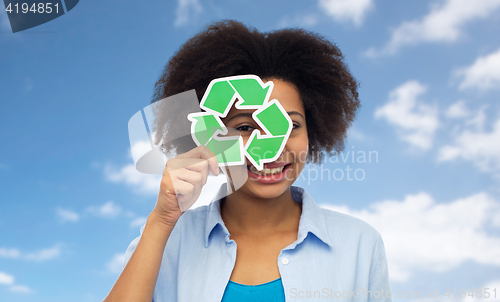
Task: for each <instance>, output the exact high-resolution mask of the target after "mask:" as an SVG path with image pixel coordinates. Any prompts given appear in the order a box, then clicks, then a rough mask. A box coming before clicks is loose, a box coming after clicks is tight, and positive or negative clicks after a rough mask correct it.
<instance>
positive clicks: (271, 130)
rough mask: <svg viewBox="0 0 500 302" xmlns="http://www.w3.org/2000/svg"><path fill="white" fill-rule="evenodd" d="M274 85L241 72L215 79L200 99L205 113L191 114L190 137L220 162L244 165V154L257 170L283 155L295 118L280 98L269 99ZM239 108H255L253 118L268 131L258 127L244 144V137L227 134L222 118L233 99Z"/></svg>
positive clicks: (189, 116) (229, 164)
mask: <svg viewBox="0 0 500 302" xmlns="http://www.w3.org/2000/svg"><path fill="white" fill-rule="evenodd" d="M273 87H274V84H273V82H272V81H269V82H266V83H263V82H262V80H261V79H260V78H259V77H258V76H256V75H241V76H232V77H226V78H219V79H215V80H212V81H211V82H210V84H209V85H208V88H207V90H206V92H205V94H204V95H203V98H202V100H201V102H200V108H201V109H203V110H205V112H196V113H191V114H189V115H188V117H187V118H188V119H189V120H190V121H191V137H192V138H193V140H194V142H195V143H196V145H198V146H201V145H204V146H206V147H207V148H209V149H210V150H211V151H212V152H213V153H214V154H215V156H216V157H217V160H218V161H219V165H225V166H234V165H243V164H244V163H245V157H246V158H247V159H248V160H249V161H250V162H251V163H252V164H253V165H254V166H255V167H256V168H257V169H258V170H262V169H263V167H264V164H265V163H269V162H273V161H275V160H276V159H278V157H279V156H280V154H281V152H282V151H283V149H284V148H285V144H286V142H287V140H288V137H289V136H290V133H291V132H292V120H291V119H290V117H289V116H288V114H287V113H286V111H285V110H284V109H283V107H282V106H281V104H280V103H279V102H278V100H271V101H270V100H269V98H270V96H271V92H272V90H273ZM236 99H238V101H237V102H236V104H235V107H236V109H256V110H255V111H254V112H253V113H252V118H253V120H254V121H255V122H256V123H257V124H258V125H259V127H260V128H261V129H262V130H263V131H264V133H265V134H261V133H260V131H259V130H257V129H255V130H254V131H253V132H252V134H251V135H250V137H249V138H248V141H247V142H246V144H245V145H243V138H242V137H241V136H239V135H238V136H226V135H227V134H228V132H229V131H228V129H227V128H226V126H225V125H224V123H223V122H222V120H221V118H224V117H226V116H227V114H228V112H229V110H230V109H231V107H232V106H233V104H234V102H235V101H236Z"/></svg>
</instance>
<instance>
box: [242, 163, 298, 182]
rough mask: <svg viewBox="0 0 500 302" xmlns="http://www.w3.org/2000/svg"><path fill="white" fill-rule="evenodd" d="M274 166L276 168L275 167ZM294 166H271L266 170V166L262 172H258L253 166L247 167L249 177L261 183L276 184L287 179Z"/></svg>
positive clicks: (285, 164) (284, 164)
mask: <svg viewBox="0 0 500 302" xmlns="http://www.w3.org/2000/svg"><path fill="white" fill-rule="evenodd" d="M273 166H274V167H273ZM291 166H292V164H287V163H283V164H279V166H277V164H271V165H270V166H269V167H267V168H266V166H264V169H262V170H261V171H259V170H257V169H256V168H255V167H254V166H253V165H250V166H247V169H248V175H249V176H250V177H251V178H252V179H254V180H256V181H258V182H261V183H266V184H270V183H276V182H280V181H282V180H283V179H284V178H285V177H286V172H287V171H288V170H289V169H290V168H291Z"/></svg>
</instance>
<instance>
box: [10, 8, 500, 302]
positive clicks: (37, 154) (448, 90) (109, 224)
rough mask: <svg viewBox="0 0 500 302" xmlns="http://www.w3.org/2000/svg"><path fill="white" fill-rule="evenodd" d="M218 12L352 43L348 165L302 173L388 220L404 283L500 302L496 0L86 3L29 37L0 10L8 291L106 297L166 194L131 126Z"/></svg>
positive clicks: (382, 225)
mask: <svg viewBox="0 0 500 302" xmlns="http://www.w3.org/2000/svg"><path fill="white" fill-rule="evenodd" d="M220 19H236V20H238V21H241V22H244V23H245V24H248V25H251V26H254V27H256V28H257V29H259V30H261V31H269V30H273V29H279V28H282V27H304V28H305V29H308V30H312V31H315V32H318V33H320V34H321V35H323V36H326V37H328V38H329V39H331V40H333V41H335V43H337V45H338V46H339V47H340V49H341V50H342V51H343V53H344V55H345V58H346V61H347V63H348V64H349V66H350V69H351V71H352V73H353V74H354V75H355V77H356V78H357V79H358V80H359V82H360V83H361V86H360V99H361V103H362V107H361V110H360V112H359V115H358V118H357V120H356V121H355V123H354V125H353V127H352V129H351V130H350V132H349V138H348V141H347V143H346V149H345V152H344V153H343V156H344V157H343V158H344V159H345V158H347V160H346V161H344V160H343V158H342V155H339V160H338V162H335V159H334V158H330V159H329V162H327V163H324V164H323V165H322V166H321V167H315V166H312V167H309V168H307V169H306V170H305V171H304V172H303V173H304V176H305V177H303V178H302V179H300V180H299V181H298V183H297V185H300V186H304V187H305V188H306V190H308V191H309V192H310V193H311V194H312V196H313V198H314V199H315V201H316V202H317V203H318V204H321V205H323V206H325V207H328V208H332V209H334V210H338V211H342V212H345V213H348V214H351V215H354V216H357V217H360V218H362V219H364V220H366V221H368V222H369V223H371V224H372V225H373V226H375V227H376V228H377V229H378V230H379V231H380V233H381V234H382V236H383V238H384V242H385V245H386V251H387V254H388V258H389V267H390V274H391V285H392V289H393V292H396V291H398V290H401V291H415V290H420V291H422V292H423V294H424V295H423V297H422V298H420V299H419V298H414V299H410V300H425V299H426V298H428V296H427V293H428V291H429V290H436V289H439V292H440V294H441V293H443V292H444V291H445V290H446V289H447V288H450V289H453V288H457V289H460V288H467V289H468V290H469V291H470V289H471V288H475V289H476V288H485V287H490V288H493V287H496V288H497V295H498V296H497V300H498V299H500V191H499V189H498V188H499V182H500V106H499V102H498V100H499V99H498V93H499V89H500V35H498V29H499V28H500V1H499V0H481V1H469V0H432V1H380V0H356V1H354V0H353V1H342V0H318V1H308V2H305V1H243V0H239V1H205V0H179V1H169V2H167V1H148V2H147V3H146V2H140V3H138V2H137V1H127V0H121V1H118V0H116V1H115V0H108V1H94V0H87V1H80V3H79V4H78V5H77V6H76V7H75V8H74V9H73V10H72V11H71V12H69V13H68V14H66V15H64V16H62V17H60V18H57V19H55V20H53V21H51V22H49V23H46V24H43V25H41V26H38V27H35V28H32V29H29V30H26V31H23V32H20V33H16V34H12V33H11V31H10V25H9V24H8V21H7V20H8V19H7V13H6V12H5V11H3V12H0V106H1V107H0V109H1V112H2V119H0V138H1V147H0V301H37V302H44V301H50V302H56V301H100V300H102V299H103V298H104V296H105V295H106V293H107V292H108V291H109V289H110V288H111V286H112V285H113V283H114V281H115V280H116V278H117V276H118V274H119V271H120V263H121V259H122V257H123V253H124V252H125V250H126V248H127V246H128V244H129V243H130V242H131V241H132V240H133V239H134V238H135V237H137V236H138V234H139V228H140V226H141V225H142V224H143V223H144V220H145V217H147V215H148V213H149V212H150V211H151V209H152V208H153V206H154V203H155V201H156V194H157V190H158V180H159V178H158V176H151V175H142V174H140V173H138V172H136V171H134V168H133V160H132V158H131V156H130V145H129V140H128V132H127V123H128V120H129V119H130V117H132V115H133V114H134V113H136V112H137V111H138V110H140V109H141V108H143V107H145V106H147V105H148V104H149V101H150V98H151V96H152V92H153V87H154V83H155V81H156V80H157V78H158V76H159V74H160V72H161V71H162V69H163V67H164V65H165V64H166V63H167V61H168V59H169V58H170V57H171V56H172V55H173V54H174V53H175V51H176V50H177V49H178V48H179V47H180V46H181V45H182V43H183V42H185V41H186V40H187V39H188V38H190V37H191V36H193V35H194V34H196V33H197V32H198V31H200V30H201V29H202V28H203V27H204V26H205V25H206V24H208V23H210V22H212V21H215V20H220ZM370 151H371V152H372V160H371V162H362V159H359V157H360V156H362V154H363V153H365V154H366V155H368V153H369V152H370ZM347 152H350V153H347ZM352 152H354V155H355V157H354V158H355V160H354V163H353V162H352V155H353V153H352ZM373 154H376V155H377V157H374V155H373ZM349 156H351V157H349ZM358 159H359V161H361V162H358ZM366 161H368V157H367V159H366ZM321 169H323V178H321V177H316V179H314V178H315V176H314V175H317V174H315V173H317V172H318V171H319V172H321ZM348 169H352V171H351V172H350V173H354V172H355V171H356V170H358V172H357V173H358V174H357V176H358V180H356V179H355V178H354V176H353V174H351V176H350V177H351V179H352V180H349V179H348V178H347V175H346V174H347V170H348ZM327 170H328V171H327ZM315 171H316V172H315ZM325 171H326V172H325ZM335 171H336V172H335ZM341 172H342V173H343V176H342V177H341V175H342V174H341ZM328 173H330V179H328V178H327V174H328ZM362 175H363V177H361V176H362ZM333 176H335V178H333ZM469 298H470V297H469ZM434 300H436V299H434ZM441 300H446V299H444V298H443V297H441ZM488 300H493V299H488Z"/></svg>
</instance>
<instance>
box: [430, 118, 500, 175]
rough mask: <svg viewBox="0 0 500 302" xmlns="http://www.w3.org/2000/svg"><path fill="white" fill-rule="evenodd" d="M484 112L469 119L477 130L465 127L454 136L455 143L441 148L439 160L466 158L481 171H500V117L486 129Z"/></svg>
mask: <svg viewBox="0 0 500 302" xmlns="http://www.w3.org/2000/svg"><path fill="white" fill-rule="evenodd" d="M484 120H485V116H484V112H482V110H480V112H479V113H478V115H477V116H476V117H475V118H474V119H472V120H470V121H468V122H469V123H474V124H476V126H477V127H476V128H477V129H475V130H473V129H465V130H463V131H461V132H460V133H459V134H458V135H456V137H455V138H454V143H453V144H450V145H445V146H443V147H441V148H440V149H439V154H438V161H453V160H457V159H460V158H461V159H464V160H468V161H471V162H473V163H474V164H475V165H476V166H477V167H478V168H479V169H480V170H481V171H484V172H498V171H500V119H498V120H497V121H496V122H495V123H494V125H493V127H492V129H491V131H484V130H483V129H482V128H483V127H482V124H483V123H484Z"/></svg>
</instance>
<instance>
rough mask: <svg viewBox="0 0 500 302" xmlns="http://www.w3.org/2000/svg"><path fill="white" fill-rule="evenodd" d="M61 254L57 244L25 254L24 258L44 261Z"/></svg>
mask: <svg viewBox="0 0 500 302" xmlns="http://www.w3.org/2000/svg"><path fill="white" fill-rule="evenodd" d="M60 255H61V249H60V247H59V246H54V247H51V248H47V249H41V250H39V251H36V252H33V253H29V254H26V255H25V256H24V258H25V259H26V260H32V261H45V260H49V259H53V258H57V257H59V256H60Z"/></svg>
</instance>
